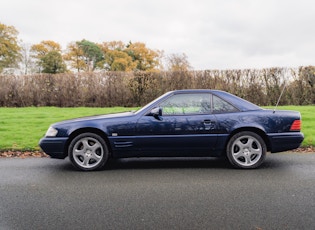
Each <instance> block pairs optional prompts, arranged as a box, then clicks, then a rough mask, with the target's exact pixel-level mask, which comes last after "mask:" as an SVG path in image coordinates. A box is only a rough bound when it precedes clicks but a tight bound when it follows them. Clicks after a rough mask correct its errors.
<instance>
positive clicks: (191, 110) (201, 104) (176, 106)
mask: <svg viewBox="0 0 315 230" xmlns="http://www.w3.org/2000/svg"><path fill="white" fill-rule="evenodd" d="M160 107H161V108H162V111H163V112H162V114H163V115H193V114H208V113H210V111H211V109H210V108H211V106H210V94H207V93H196V94H176V95H173V96H172V97H170V98H168V99H166V100H165V101H164V102H162V103H161V104H160Z"/></svg>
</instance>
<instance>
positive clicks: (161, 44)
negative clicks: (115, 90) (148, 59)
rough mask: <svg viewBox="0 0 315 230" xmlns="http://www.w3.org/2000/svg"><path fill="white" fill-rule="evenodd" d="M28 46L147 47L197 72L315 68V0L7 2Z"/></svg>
mask: <svg viewBox="0 0 315 230" xmlns="http://www.w3.org/2000/svg"><path fill="white" fill-rule="evenodd" d="M0 23H3V24H6V25H12V26H14V27H15V28H16V29H17V30H18V31H19V38H20V39H22V40H23V42H24V43H30V44H36V43H40V42H41V41H43V40H53V41H55V42H58V43H60V44H61V45H62V48H63V49H66V46H67V44H68V43H70V42H72V41H79V40H82V39H87V40H89V41H92V42H97V43H100V42H104V41H114V40H115V41H123V42H124V43H128V42H129V41H132V42H137V41H139V42H143V43H145V44H146V45H147V47H148V48H150V49H156V50H163V51H164V52H165V54H166V55H168V54H173V53H177V54H182V53H185V54H186V55H187V56H188V61H189V62H190V64H191V65H192V66H193V68H194V69H196V70H204V69H236V68H237V69H238V68H265V67H298V66H301V65H303V66H305V65H315V29H314V28H315V26H314V24H315V1H314V0H192V1H187V0H86V1H83V0H50V1H48V0H25V1H23V0H0Z"/></svg>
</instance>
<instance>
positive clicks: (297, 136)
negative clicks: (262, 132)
mask: <svg viewBox="0 0 315 230" xmlns="http://www.w3.org/2000/svg"><path fill="white" fill-rule="evenodd" d="M268 138H269V142H270V151H271V152H272V153H276V152H283V151H288V150H293V149H296V148H298V147H300V145H301V143H302V142H303V140H304V134H303V133H301V132H290V133H272V134H268Z"/></svg>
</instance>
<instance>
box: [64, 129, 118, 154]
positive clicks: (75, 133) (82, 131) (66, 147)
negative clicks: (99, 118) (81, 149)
mask: <svg viewBox="0 0 315 230" xmlns="http://www.w3.org/2000/svg"><path fill="white" fill-rule="evenodd" d="M82 133H94V134H97V135H99V136H100V137H102V138H103V140H104V141H105V143H106V145H107V148H108V151H109V154H110V156H111V154H112V149H111V146H110V143H109V140H108V137H107V135H106V133H104V132H103V131H102V130H100V129H97V128H92V127H88V128H80V129H77V130H75V131H73V132H72V133H71V134H70V135H69V138H68V140H67V143H66V145H65V149H64V152H65V153H66V154H68V148H69V145H70V143H71V141H72V140H73V139H74V138H75V137H76V136H78V135H80V134H82Z"/></svg>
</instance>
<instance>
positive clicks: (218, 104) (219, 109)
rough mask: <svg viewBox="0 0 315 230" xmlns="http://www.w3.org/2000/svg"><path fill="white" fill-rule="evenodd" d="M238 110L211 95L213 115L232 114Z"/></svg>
mask: <svg viewBox="0 0 315 230" xmlns="http://www.w3.org/2000/svg"><path fill="white" fill-rule="evenodd" d="M238 111H239V110H238V109H237V108H235V107H234V106H233V105H231V104H230V103H228V102H226V101H224V100H222V99H221V98H219V97H217V96H214V95H213V113H234V112H238Z"/></svg>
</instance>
